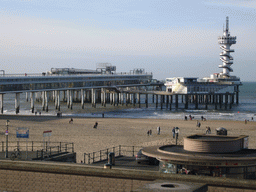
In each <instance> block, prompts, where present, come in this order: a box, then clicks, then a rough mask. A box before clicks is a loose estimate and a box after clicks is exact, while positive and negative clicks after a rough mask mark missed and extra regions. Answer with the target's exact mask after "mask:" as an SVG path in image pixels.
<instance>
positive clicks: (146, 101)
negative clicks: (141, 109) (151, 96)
mask: <svg viewBox="0 0 256 192" xmlns="http://www.w3.org/2000/svg"><path fill="white" fill-rule="evenodd" d="M145 96H146V98H145V103H146V108H148V94H147V93H146V95H145Z"/></svg>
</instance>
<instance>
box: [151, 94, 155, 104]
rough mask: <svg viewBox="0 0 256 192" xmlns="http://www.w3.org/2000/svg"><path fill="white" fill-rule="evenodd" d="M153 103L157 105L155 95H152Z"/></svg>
mask: <svg viewBox="0 0 256 192" xmlns="http://www.w3.org/2000/svg"><path fill="white" fill-rule="evenodd" d="M152 103H155V95H154V94H152Z"/></svg>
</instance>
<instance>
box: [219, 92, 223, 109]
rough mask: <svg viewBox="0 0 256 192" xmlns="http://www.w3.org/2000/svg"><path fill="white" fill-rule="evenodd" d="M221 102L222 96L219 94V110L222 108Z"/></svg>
mask: <svg viewBox="0 0 256 192" xmlns="http://www.w3.org/2000/svg"><path fill="white" fill-rule="evenodd" d="M222 101H223V96H222V95H221V94H220V95H219V104H220V109H221V107H222Z"/></svg>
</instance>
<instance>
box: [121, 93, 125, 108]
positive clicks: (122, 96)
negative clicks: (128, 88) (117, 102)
mask: <svg viewBox="0 0 256 192" xmlns="http://www.w3.org/2000/svg"><path fill="white" fill-rule="evenodd" d="M120 94H121V105H122V106H124V93H120Z"/></svg>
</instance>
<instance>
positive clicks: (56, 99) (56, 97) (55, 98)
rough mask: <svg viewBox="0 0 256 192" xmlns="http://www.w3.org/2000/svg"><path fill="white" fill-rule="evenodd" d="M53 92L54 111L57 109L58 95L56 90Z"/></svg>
mask: <svg viewBox="0 0 256 192" xmlns="http://www.w3.org/2000/svg"><path fill="white" fill-rule="evenodd" d="M53 92H54V105H55V109H58V95H57V90H55V91H53Z"/></svg>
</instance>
